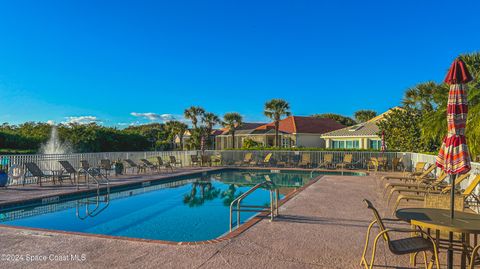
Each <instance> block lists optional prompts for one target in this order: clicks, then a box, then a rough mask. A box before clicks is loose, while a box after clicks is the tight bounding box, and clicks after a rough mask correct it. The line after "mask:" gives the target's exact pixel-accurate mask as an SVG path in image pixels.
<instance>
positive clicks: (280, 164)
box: [276, 156, 288, 167]
mask: <svg viewBox="0 0 480 269" xmlns="http://www.w3.org/2000/svg"><path fill="white" fill-rule="evenodd" d="M276 165H277V166H278V167H287V165H288V159H287V157H286V156H282V157H280V160H279V161H278V162H277V163H276Z"/></svg>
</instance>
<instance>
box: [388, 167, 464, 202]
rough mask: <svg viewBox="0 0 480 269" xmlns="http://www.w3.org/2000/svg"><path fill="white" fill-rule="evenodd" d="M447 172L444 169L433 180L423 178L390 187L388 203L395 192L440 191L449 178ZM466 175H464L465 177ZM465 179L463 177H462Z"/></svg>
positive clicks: (418, 192)
mask: <svg viewBox="0 0 480 269" xmlns="http://www.w3.org/2000/svg"><path fill="white" fill-rule="evenodd" d="M447 176H448V175H447V174H446V173H444V172H443V171H442V173H441V174H440V175H439V176H438V177H437V178H436V179H435V180H433V181H430V180H423V181H421V182H418V183H405V184H402V185H401V186H396V187H393V188H392V189H390V193H389V194H388V197H387V204H388V203H389V202H390V199H391V198H392V196H393V194H394V193H417V194H420V193H424V192H430V191H438V190H439V189H441V188H442V187H445V183H444V181H445V179H446V178H447ZM464 176H466V175H462V176H461V177H464ZM462 180H463V179H462Z"/></svg>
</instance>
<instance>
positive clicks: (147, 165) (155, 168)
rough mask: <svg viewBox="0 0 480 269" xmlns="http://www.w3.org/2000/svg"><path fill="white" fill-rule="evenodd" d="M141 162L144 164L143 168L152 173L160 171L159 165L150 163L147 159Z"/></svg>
mask: <svg viewBox="0 0 480 269" xmlns="http://www.w3.org/2000/svg"><path fill="white" fill-rule="evenodd" d="M140 161H141V162H142V163H143V166H144V167H145V168H148V169H150V171H158V165H155V164H154V163H152V162H151V161H149V160H147V159H140Z"/></svg>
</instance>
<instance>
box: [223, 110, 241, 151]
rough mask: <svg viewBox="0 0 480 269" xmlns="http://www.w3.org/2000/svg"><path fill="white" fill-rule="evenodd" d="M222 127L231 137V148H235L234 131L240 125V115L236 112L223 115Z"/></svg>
mask: <svg viewBox="0 0 480 269" xmlns="http://www.w3.org/2000/svg"><path fill="white" fill-rule="evenodd" d="M222 125H223V126H224V127H225V128H228V131H229V132H230V134H231V135H232V146H233V148H235V130H236V129H237V128H238V127H239V126H241V125H242V115H240V114H238V113H236V112H230V113H226V114H225V115H223V122H222Z"/></svg>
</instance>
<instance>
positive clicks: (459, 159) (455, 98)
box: [436, 59, 472, 268]
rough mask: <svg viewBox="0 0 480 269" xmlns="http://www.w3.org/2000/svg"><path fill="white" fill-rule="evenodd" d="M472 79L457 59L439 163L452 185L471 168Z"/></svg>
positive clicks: (450, 259) (447, 80) (449, 80)
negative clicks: (468, 130)
mask: <svg viewBox="0 0 480 269" xmlns="http://www.w3.org/2000/svg"><path fill="white" fill-rule="evenodd" d="M471 80H472V76H471V75H470V73H469V72H468V69H467V67H466V66H465V63H464V62H463V61H462V60H460V59H456V60H455V61H454V62H453V64H452V66H451V67H450V70H449V71H448V74H447V76H446V77H445V83H447V84H449V85H450V91H449V93H448V103H447V123H448V132H447V136H446V137H445V138H444V140H443V143H442V146H441V148H440V151H439V152H438V156H437V160H436V163H437V166H438V167H440V168H441V169H442V170H443V171H445V173H447V174H449V175H450V181H451V184H452V186H455V179H456V175H458V174H464V173H467V172H468V171H470V169H471V165H470V153H469V151H468V146H467V140H466V138H465V127H466V122H467V113H468V103H467V86H466V85H465V84H466V83H468V82H469V81H471ZM450 195H451V201H450V203H451V205H450V211H451V213H450V217H451V218H452V219H453V218H454V214H455V211H454V203H455V188H451V192H450ZM449 240H450V244H451V243H452V241H453V234H452V233H450V235H449ZM447 257H448V268H452V266H453V251H452V249H451V248H449V250H448V255H447Z"/></svg>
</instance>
